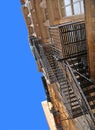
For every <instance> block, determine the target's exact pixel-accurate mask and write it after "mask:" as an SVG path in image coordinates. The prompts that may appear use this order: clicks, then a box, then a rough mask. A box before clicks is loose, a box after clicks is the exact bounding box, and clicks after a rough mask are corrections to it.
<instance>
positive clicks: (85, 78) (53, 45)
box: [21, 0, 95, 130]
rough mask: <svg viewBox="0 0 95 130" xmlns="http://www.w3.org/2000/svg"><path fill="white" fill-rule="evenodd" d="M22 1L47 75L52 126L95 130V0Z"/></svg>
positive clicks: (35, 49)
mask: <svg viewBox="0 0 95 130" xmlns="http://www.w3.org/2000/svg"><path fill="white" fill-rule="evenodd" d="M88 3H89V4H88ZM21 4H22V11H23V14H24V18H25V21H26V25H27V28H28V35H29V36H28V37H29V41H30V47H31V49H32V52H33V55H34V57H35V60H36V63H37V66H38V70H39V71H40V72H42V73H43V76H42V82H43V86H44V90H45V93H46V101H45V102H42V106H43V109H44V112H45V115H46V118H47V121H48V124H49V127H50V129H51V130H94V129H95V85H94V79H95V64H94V61H95V55H94V52H95V49H94V48H95V47H94V42H95V41H94V33H95V32H94V16H93V15H92V14H94V11H93V10H92V9H94V8H95V7H94V5H95V2H93V0H91V1H86V0H85V1H83V0H21ZM88 8H89V10H90V11H89V12H88ZM92 21H93V24H92ZM88 25H89V28H88ZM92 27H93V28H92ZM89 29H90V31H91V32H89ZM92 61H93V64H92Z"/></svg>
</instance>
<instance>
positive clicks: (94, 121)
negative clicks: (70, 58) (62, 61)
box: [66, 61, 95, 124]
mask: <svg viewBox="0 0 95 130" xmlns="http://www.w3.org/2000/svg"><path fill="white" fill-rule="evenodd" d="M66 66H67V67H68V69H69V72H70V74H71V76H72V78H73V80H74V82H75V84H76V87H77V88H78V90H79V93H80V95H81V97H82V99H83V101H84V103H85V105H86V108H87V109H88V111H89V114H90V116H91V119H92V120H93V123H94V124H95V118H94V115H93V113H92V111H91V108H90V106H89V103H88V101H87V99H86V97H85V95H84V93H83V91H82V89H81V87H80V85H79V84H78V81H77V79H76V77H75V75H74V73H73V71H72V69H71V67H70V65H69V64H68V62H67V61H66Z"/></svg>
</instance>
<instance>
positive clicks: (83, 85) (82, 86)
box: [81, 82, 93, 88]
mask: <svg viewBox="0 0 95 130" xmlns="http://www.w3.org/2000/svg"><path fill="white" fill-rule="evenodd" d="M91 85H93V83H91V82H85V83H83V84H81V88H85V87H88V86H91Z"/></svg>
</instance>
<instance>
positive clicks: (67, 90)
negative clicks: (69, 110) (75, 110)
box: [63, 88, 72, 93]
mask: <svg viewBox="0 0 95 130" xmlns="http://www.w3.org/2000/svg"><path fill="white" fill-rule="evenodd" d="M63 91H64V93H65V92H70V91H72V89H71V88H69V89H68V88H67V89H66V90H64V89H63Z"/></svg>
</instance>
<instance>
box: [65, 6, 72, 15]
mask: <svg viewBox="0 0 95 130" xmlns="http://www.w3.org/2000/svg"><path fill="white" fill-rule="evenodd" d="M71 15H72V10H71V6H68V7H66V16H71Z"/></svg>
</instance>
